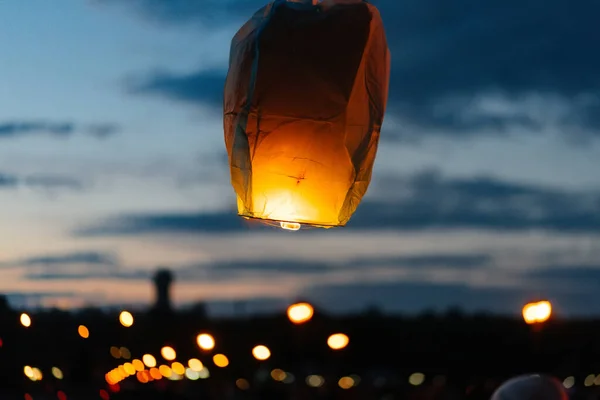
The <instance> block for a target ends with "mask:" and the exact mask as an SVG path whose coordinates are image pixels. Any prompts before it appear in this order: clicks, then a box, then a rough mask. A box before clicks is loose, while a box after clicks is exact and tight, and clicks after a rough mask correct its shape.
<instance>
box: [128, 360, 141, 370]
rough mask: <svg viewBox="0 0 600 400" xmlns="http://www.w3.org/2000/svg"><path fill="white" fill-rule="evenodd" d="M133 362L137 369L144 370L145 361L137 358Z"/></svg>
mask: <svg viewBox="0 0 600 400" xmlns="http://www.w3.org/2000/svg"><path fill="white" fill-rule="evenodd" d="M131 364H132V365H133V368H135V370H136V371H143V370H144V363H143V362H142V361H140V360H138V359H137V358H136V359H135V360H133V361H132V362H131Z"/></svg>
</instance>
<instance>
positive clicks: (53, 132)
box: [0, 120, 120, 139]
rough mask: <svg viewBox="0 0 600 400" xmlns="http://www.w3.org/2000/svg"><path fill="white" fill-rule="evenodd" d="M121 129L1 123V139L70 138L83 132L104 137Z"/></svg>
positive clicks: (58, 124)
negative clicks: (33, 137)
mask: <svg viewBox="0 0 600 400" xmlns="http://www.w3.org/2000/svg"><path fill="white" fill-rule="evenodd" d="M119 130H120V127H119V126H118V125H115V124H108V123H102V124H94V125H90V126H89V127H85V126H79V125H78V124H75V123H74V122H56V121H45V120H31V121H7V122H0V139H2V138H11V137H20V136H26V135H34V134H38V135H39V134H42V135H50V136H56V137H68V136H71V135H73V134H74V133H76V132H78V131H81V132H84V133H89V134H91V135H93V136H97V137H104V136H108V135H110V134H113V133H116V132H118V131H119Z"/></svg>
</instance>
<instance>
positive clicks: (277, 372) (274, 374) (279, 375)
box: [271, 368, 287, 382]
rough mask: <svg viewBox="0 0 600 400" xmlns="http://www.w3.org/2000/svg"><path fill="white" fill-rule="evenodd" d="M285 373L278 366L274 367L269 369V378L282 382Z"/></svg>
mask: <svg viewBox="0 0 600 400" xmlns="http://www.w3.org/2000/svg"><path fill="white" fill-rule="evenodd" d="M286 375H287V374H286V373H285V371H284V370H282V369H279V368H275V369H274V370H273V371H271V378H273V380H275V381H278V382H282V381H283V380H284V379H285V377H286Z"/></svg>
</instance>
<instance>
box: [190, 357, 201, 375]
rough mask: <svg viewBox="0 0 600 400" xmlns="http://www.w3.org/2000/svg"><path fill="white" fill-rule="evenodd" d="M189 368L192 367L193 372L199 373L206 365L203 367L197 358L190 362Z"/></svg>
mask: <svg viewBox="0 0 600 400" xmlns="http://www.w3.org/2000/svg"><path fill="white" fill-rule="evenodd" d="M188 367H190V369H191V370H192V371H196V372H198V371H200V370H201V369H202V368H204V365H202V361H200V360H198V359H197V358H191V359H190V360H189V361H188Z"/></svg>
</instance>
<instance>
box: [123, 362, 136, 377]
mask: <svg viewBox="0 0 600 400" xmlns="http://www.w3.org/2000/svg"><path fill="white" fill-rule="evenodd" d="M123 369H125V372H126V373H127V375H134V374H135V373H136V372H137V371H136V369H135V367H134V366H133V364H132V363H128V362H127V363H125V364H123Z"/></svg>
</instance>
